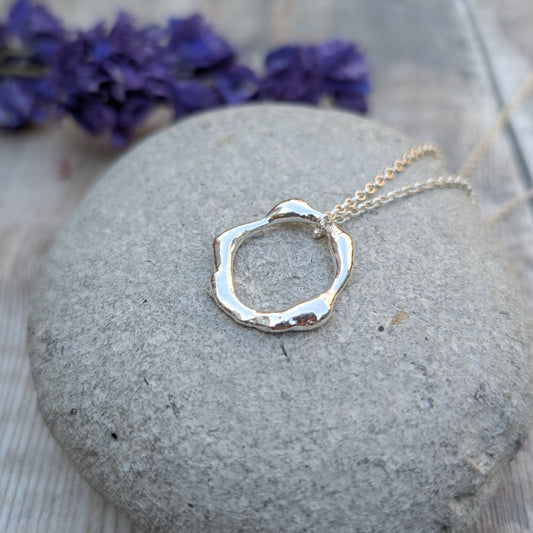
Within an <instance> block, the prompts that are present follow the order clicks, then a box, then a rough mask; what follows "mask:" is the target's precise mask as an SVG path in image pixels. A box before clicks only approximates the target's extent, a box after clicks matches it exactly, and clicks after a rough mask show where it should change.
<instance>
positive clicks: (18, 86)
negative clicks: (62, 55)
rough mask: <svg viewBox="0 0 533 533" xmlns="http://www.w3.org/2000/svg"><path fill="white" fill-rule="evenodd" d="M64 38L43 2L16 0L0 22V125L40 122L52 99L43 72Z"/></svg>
mask: <svg viewBox="0 0 533 533" xmlns="http://www.w3.org/2000/svg"><path fill="white" fill-rule="evenodd" d="M64 38H65V32H64V30H63V28H62V27H61V24H60V23H59V21H58V20H57V19H56V18H55V17H53V16H52V15H51V14H50V13H49V12H48V11H47V9H46V8H45V7H44V6H41V5H32V4H31V3H30V2H29V0H19V1H18V2H16V3H15V4H14V5H13V7H12V8H11V11H10V12H9V16H8V23H7V24H1V25H0V51H2V56H3V59H2V60H1V61H0V126H1V127H5V128H20V127H23V126H27V125H29V124H34V123H35V124H39V123H42V122H44V120H45V119H46V118H47V117H48V115H49V113H50V109H51V107H52V105H53V102H54V91H53V86H52V83H51V81H50V79H49V78H48V75H47V67H48V64H49V63H50V62H51V61H53V59H54V58H55V55H56V52H57V49H58V48H59V46H60V45H61V43H62V42H63V40H64Z"/></svg>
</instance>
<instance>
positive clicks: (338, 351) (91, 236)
mask: <svg viewBox="0 0 533 533" xmlns="http://www.w3.org/2000/svg"><path fill="white" fill-rule="evenodd" d="M412 144H413V143H412V141H410V140H408V139H405V138H404V137H403V136H402V135H400V134H398V133H395V132H393V131H390V130H389V129H386V128H384V127H382V126H379V125H377V124H375V123H373V122H370V121H367V120H363V119H360V118H358V117H356V116H354V115H352V114H348V113H342V112H337V111H325V110H316V109H310V108H305V107H297V106H274V105H257V106H246V107H243V108H235V109H228V110H223V111H217V112H214V113H208V114H204V115H201V116H197V117H196V118H192V119H190V120H187V121H184V122H182V123H180V124H177V125H176V126H174V127H172V128H170V129H168V130H166V131H163V132H161V133H159V134H157V135H155V136H154V137H152V138H150V139H149V140H147V141H146V142H144V143H143V144H141V145H140V146H139V147H138V148H136V149H134V150H133V151H132V152H131V153H129V154H127V155H126V156H125V157H123V158H122V160H121V161H120V162H119V163H118V164H117V165H116V166H115V167H114V168H113V169H112V170H111V171H110V172H109V174H108V175H107V176H106V177H105V178H104V179H102V180H101V181H100V182H99V183H98V184H97V186H96V187H95V188H94V189H93V190H92V191H91V192H90V193H89V195H88V196H87V198H86V199H85V200H84V202H83V203H82V205H81V206H80V207H79V209H78V210H77V211H76V213H75V214H74V216H73V218H72V220H71V221H70V223H69V224H68V225H67V227H66V228H65V229H64V231H63V232H62V233H61V235H60V237H59V238H58V240H57V242H56V244H55V246H54V248H53V251H52V253H51V256H50V261H49V263H48V265H47V267H46V269H45V271H44V273H43V276H42V279H41V281H40V283H39V286H38V288H37V290H36V294H35V305H34V308H33V312H32V316H31V319H30V357H31V364H32V368H33V375H34V379H35V384H36V388H37V392H38V400H39V405H40V407H41V410H42V413H43V416H44V417H45V419H46V421H47V423H48V425H49V426H50V428H51V430H52V432H53V434H54V435H55V437H56V439H57V441H58V442H59V443H60V444H61V446H63V447H64V448H65V450H66V451H67V453H68V454H69V456H70V457H71V458H72V461H73V462H74V464H75V465H76V467H77V468H78V470H79V471H80V472H81V473H82V474H83V476H84V477H85V478H86V479H87V480H88V481H89V483H90V484H91V485H92V486H93V487H95V488H96V490H97V491H99V492H100V493H101V494H102V495H103V496H104V497H105V498H107V499H108V500H110V501H111V502H113V503H115V504H116V505H118V506H119V507H120V508H121V509H123V510H124V511H125V512H126V513H127V514H128V515H129V516H130V517H131V518H133V519H134V520H135V521H136V522H137V523H138V524H140V525H141V526H142V527H144V528H145V529H146V530H147V531H164V532H174V531H183V532H234V531H265V532H267V531H268V532H278V531H287V532H296V531H298V532H300V531H318V532H329V531H336V532H353V531H357V532H371V531H380V532H381V531H391V532H392V531H394V532H419V531H420V532H421V531H424V532H432V531H463V530H464V529H465V527H466V525H467V524H468V523H470V522H471V521H472V520H473V519H474V517H475V516H476V514H477V513H478V511H479V510H480V507H481V506H483V505H484V504H485V503H486V501H487V499H488V498H489V497H490V495H491V494H492V492H493V491H494V488H495V484H496V482H497V478H498V474H499V473H500V472H501V470H502V468H503V467H504V466H505V464H506V463H507V462H508V461H509V460H510V459H511V458H512V457H513V456H514V454H515V453H516V451H517V449H518V448H519V446H520V443H521V442H522V440H523V439H524V437H525V435H526V432H527V430H528V428H529V425H530V423H531V406H532V394H531V377H532V370H533V368H532V359H531V357H530V356H531V340H532V339H531V336H532V332H533V327H532V324H531V322H530V319H529V318H528V317H529V315H528V309H527V306H526V304H525V303H524V301H523V299H522V298H521V295H520V292H519V290H518V289H517V287H516V286H515V282H514V281H513V280H512V277H511V275H510V273H509V268H508V266H507V264H506V262H505V260H504V258H503V255H502V252H501V251H500V248H499V247H498V246H497V245H496V244H495V243H494V239H493V236H492V235H491V233H490V232H489V231H488V230H487V228H486V227H485V225H484V223H483V221H482V219H481V217H480V215H479V212H478V210H477V208H476V207H475V206H473V205H472V204H471V203H470V201H469V199H468V198H467V196H466V195H465V193H464V192H462V191H459V190H437V191H431V192H427V193H424V194H421V195H419V196H417V197H413V198H408V199H404V200H401V201H398V202H396V203H393V204H390V205H387V206H385V207H383V208H380V209H378V210H376V211H373V212H371V213H368V214H365V215H364V216H362V217H361V218H359V219H354V220H351V221H349V222H348V223H346V224H345V226H344V228H345V229H346V230H347V231H349V232H350V234H351V235H352V236H353V239H354V244H355V268H354V272H353V273H352V276H351V279H350V280H349V282H348V285H347V287H346V289H345V291H344V292H343V293H342V294H341V296H340V297H339V300H338V303H337V306H336V308H335V310H334V312H333V315H332V317H331V319H330V320H329V322H328V323H326V324H325V326H323V327H321V328H318V329H316V330H313V331H310V332H291V333H288V334H277V335H276V334H269V333H264V332H261V331H257V330H254V329H250V328H246V327H244V326H242V325H239V324H237V323H236V322H234V321H233V320H232V319H231V318H230V317H229V316H227V315H226V314H224V313H223V312H222V311H221V310H220V309H219V308H218V307H217V306H216V305H215V303H214V301H213V300H212V298H211V297H210V295H209V294H208V290H207V287H208V285H209V280H210V276H211V274H212V272H213V257H212V241H213V238H214V237H215V235H216V234H218V233H220V232H222V231H223V230H225V229H228V228H229V227H232V226H235V225H239V224H243V223H246V222H250V221H253V220H255V219H258V218H262V217H263V216H264V215H265V214H266V213H267V212H268V211H269V210H270V209H271V208H272V207H273V206H274V205H275V204H277V203H278V202H280V201H281V200H284V199H287V198H291V197H295V198H302V199H304V200H306V201H308V202H309V203H310V204H311V205H312V206H313V207H315V208H316V209H320V210H326V209H330V208H332V207H333V205H335V204H336V203H338V202H340V201H342V200H343V199H344V198H345V197H346V196H348V195H351V194H353V191H354V190H355V189H356V188H359V187H361V186H363V185H364V183H365V182H366V181H367V180H368V179H372V178H373V177H374V175H375V174H376V172H378V171H382V170H383V169H384V168H385V167H386V166H387V165H388V164H391V163H392V162H393V161H394V159H395V158H396V157H397V156H399V155H401V154H402V152H404V151H405V150H407V149H408V148H409V147H410V146H411V145H412ZM441 172H443V171H442V169H441V167H440V166H439V165H438V164H437V163H436V162H435V161H434V160H432V159H431V158H428V159H424V160H422V161H420V162H417V163H416V164H415V165H413V167H411V168H410V169H409V170H407V171H406V172H404V173H403V174H401V175H400V176H399V177H398V178H397V179H396V180H394V182H393V183H387V187H386V188H385V191H388V190H390V189H391V188H392V187H398V186H400V185H404V184H407V183H413V182H415V181H417V180H422V179H426V178H428V177H431V176H436V175H438V174H439V173H441ZM237 259H238V263H237V265H236V272H235V275H236V278H237V280H239V283H238V288H239V294H240V295H241V297H242V299H243V300H244V301H245V302H248V303H252V304H255V305H258V306H261V308H262V309H264V310H267V309H276V308H278V309H279V308H282V307H286V306H288V305H291V304H294V303H296V302H297V301H299V300H301V299H303V298H305V297H310V296H312V295H313V294H316V293H318V292H319V291H322V290H323V289H324V288H326V287H327V286H328V284H329V282H330V279H331V276H332V264H331V260H330V258H329V256H328V251H327V249H326V244H325V241H324V239H322V240H321V241H315V240H313V239H312V237H311V230H310V229H309V227H307V229H302V228H299V227H297V226H289V225H287V226H284V225H281V226H278V227H277V229H275V230H272V231H270V232H267V233H265V234H264V235H261V236H259V237H257V238H254V239H252V240H250V241H249V242H248V243H247V244H245V245H243V248H242V249H241V250H240V252H239V254H238V257H237Z"/></svg>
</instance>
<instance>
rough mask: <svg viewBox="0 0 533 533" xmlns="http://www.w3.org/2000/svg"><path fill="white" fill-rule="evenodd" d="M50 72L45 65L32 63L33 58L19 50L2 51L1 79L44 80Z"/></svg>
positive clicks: (7, 49)
mask: <svg viewBox="0 0 533 533" xmlns="http://www.w3.org/2000/svg"><path fill="white" fill-rule="evenodd" d="M47 72H48V68H47V67H46V66H45V65H37V64H34V63H32V62H31V56H30V55H29V54H26V53H25V52H22V51H18V50H10V49H9V48H2V49H0V78H3V77H16V78H43V77H44V76H45V75H46V74H47Z"/></svg>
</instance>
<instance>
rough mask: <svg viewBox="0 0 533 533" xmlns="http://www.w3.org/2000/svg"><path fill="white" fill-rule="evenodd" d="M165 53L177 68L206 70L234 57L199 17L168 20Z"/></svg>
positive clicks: (229, 49) (222, 41)
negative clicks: (167, 41) (166, 52)
mask: <svg viewBox="0 0 533 533" xmlns="http://www.w3.org/2000/svg"><path fill="white" fill-rule="evenodd" d="M169 32H170V41H169V43H168V51H169V53H170V55H171V57H172V59H173V62H174V63H175V64H176V65H177V66H178V67H179V68H181V69H184V68H185V69H188V70H189V71H191V72H193V71H196V70H202V69H209V68H212V67H214V66H216V65H219V64H220V63H221V62H223V61H227V60H229V59H231V58H232V57H233V56H234V51H233V49H232V48H231V47H230V45H229V44H228V43H227V42H226V41H225V40H224V39H222V38H221V37H220V36H219V35H217V34H216V33H214V32H213V30H212V29H211V27H210V26H209V25H208V24H207V23H206V22H205V21H204V20H203V18H202V17H201V16H200V15H193V16H191V17H189V18H186V19H171V20H170V21H169Z"/></svg>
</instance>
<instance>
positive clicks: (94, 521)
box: [0, 0, 533, 533]
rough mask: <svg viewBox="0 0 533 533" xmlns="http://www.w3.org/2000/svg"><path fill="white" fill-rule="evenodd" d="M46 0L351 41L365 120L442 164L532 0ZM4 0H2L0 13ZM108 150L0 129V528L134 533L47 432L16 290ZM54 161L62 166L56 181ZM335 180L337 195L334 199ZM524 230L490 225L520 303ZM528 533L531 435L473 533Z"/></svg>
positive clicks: (527, 34) (523, 153) (261, 41)
mask: <svg viewBox="0 0 533 533" xmlns="http://www.w3.org/2000/svg"><path fill="white" fill-rule="evenodd" d="M47 3H48V4H49V5H50V6H52V8H53V9H54V10H56V11H57V12H58V13H59V14H61V16H62V17H63V18H64V19H65V20H68V21H69V24H70V25H80V26H87V25H88V24H91V23H93V22H94V21H96V20H97V19H100V18H109V17H110V16H111V15H112V14H113V13H114V12H115V11H116V9H117V7H118V6H119V5H122V6H124V7H126V8H127V9H129V10H131V11H133V12H134V13H135V14H136V15H137V16H138V17H139V18H141V19H142V20H146V21H148V20H151V21H161V20H163V19H164V18H166V17H167V16H168V15H170V14H177V15H182V14H186V13H190V12H192V11H194V10H199V11H202V12H204V13H206V14H207V15H208V17H209V18H210V19H211V20H212V21H213V22H214V23H215V24H216V27H217V28H219V29H220V31H222V32H223V33H224V34H225V35H227V36H228V37H229V38H230V40H231V42H232V43H234V44H235V46H236V47H237V48H238V49H239V50H242V51H243V58H244V59H245V60H246V61H247V62H249V63H251V64H252V65H253V66H255V67H257V68H259V67H260V65H261V61H262V59H261V58H262V54H263V53H264V51H265V50H266V49H267V48H268V47H269V46H271V45H272V44H273V43H281V42H288V41H313V40H319V39H324V38H327V37H332V36H340V37H345V38H349V39H353V40H355V41H357V42H358V43H359V44H360V46H361V48H362V49H363V50H364V51H365V52H366V53H367V55H368V57H369V60H370V62H371V65H372V68H373V73H372V80H373V86H374V90H373V94H372V110H371V116H372V117H373V118H376V119H377V120H379V121H381V122H383V123H385V124H387V125H390V126H392V127H395V128H397V129H399V130H402V131H405V132H407V133H408V134H410V135H411V136H412V137H413V139H414V140H416V141H419V140H420V141H422V140H432V141H436V142H438V143H439V144H440V145H441V146H442V147H443V149H444V151H445V152H446V153H447V154H448V164H449V165H448V166H449V168H450V170H451V171H453V170H456V169H458V168H459V166H460V165H461V163H462V162H463V160H464V158H465V157H466V155H467V153H468V151H469V150H470V148H471V147H472V146H473V145H474V143H475V141H476V140H477V139H478V138H479V137H480V136H481V135H482V134H483V132H484V131H486V129H487V127H488V125H489V124H490V122H491V120H492V119H493V117H494V116H495V114H496V112H497V109H498V108H499V106H500V105H501V103H502V102H503V101H505V100H507V99H508V98H509V97H510V95H511V94H512V92H513V91H514V90H515V88H516V87H517V86H518V84H519V83H520V81H521V80H522V79H523V78H524V77H525V75H526V72H527V71H528V70H529V69H531V67H532V66H533V65H532V64H531V62H532V58H533V37H532V35H533V33H532V32H531V30H530V27H531V23H532V22H533V5H532V4H531V2H530V1H529V0H449V1H448V2H425V1H424V0H404V1H403V2H389V1H386V0H365V1H361V2H352V1H350V0H343V1H334V0H314V1H312V2H309V1H304V0H278V1H275V2H274V1H272V2H271V1H267V0H224V1H217V0H204V1H195V0H160V1H152V2H141V1H139V0H131V1H130V2H127V3H125V2H122V4H120V3H119V2H118V1H117V0H105V1H104V0H92V1H91V2H79V1H72V0H49V1H48V2H47ZM7 5H8V2H7V1H6V0H0V11H2V10H4V11H5V9H6V8H7ZM532 111H533V108H532V104H528V105H527V106H526V108H524V110H523V111H522V112H520V113H518V114H517V115H516V116H515V117H514V119H513V121H512V125H511V128H510V129H509V130H508V131H507V132H506V134H505V135H502V136H501V137H500V138H499V139H498V140H497V142H496V143H495V146H494V149H493V150H492V151H491V152H490V153H489V154H487V157H486V158H485V159H484V162H483V164H482V165H481V167H480V168H479V170H478V171H477V172H476V173H475V176H473V181H474V183H475V185H476V186H477V189H478V191H479V193H480V204H481V208H482V211H483V212H484V213H486V214H489V213H491V212H492V211H494V210H495V209H496V207H497V205H499V204H500V203H501V202H502V200H504V199H507V198H509V197H511V196H512V195H514V194H517V193H519V192H521V191H523V190H524V189H525V188H527V187H529V186H531V176H532V169H533V119H532V117H533V113H532ZM118 156H119V154H118V153H117V152H115V151H113V150H112V149H110V148H108V147H107V145H106V143H105V141H104V140H99V139H97V140H93V139H88V137H87V136H85V135H84V134H83V133H80V132H79V131H78V130H77V129H76V128H75V127H74V126H73V125H72V124H70V123H68V122H66V123H64V124H62V125H61V126H57V127H46V128H39V129H36V130H33V131H30V132H27V133H20V134H17V135H12V136H8V135H5V134H2V135H0V162H1V168H0V435H1V438H0V532H4V531H6V532H14V533H19V532H34V531H53V532H55V531H73V532H77V531H80V532H82V531H88V532H99V531H101V532H106V533H118V532H120V533H122V532H126V531H134V530H135V529H134V527H133V526H132V525H131V524H130V523H129V521H128V520H127V519H126V518H125V517H124V516H123V515H121V514H120V513H119V512H118V511H117V510H116V509H115V508H114V507H113V506H111V505H110V504H106V503H105V502H104V501H103V500H102V499H101V498H100V497H99V496H98V495H97V494H96V493H94V491H93V490H92V489H91V488H90V487H89V486H88V485H87V484H86V483H85V481H84V480H83V479H82V478H81V476H79V475H78V474H77V472H76V471H75V470H74V469H73V467H72V466H71V464H70V462H69V460H68V458H67V457H66V455H65V454H64V452H63V451H62V450H61V449H60V448H59V446H58V445H57V444H56V443H55V441H54V440H53V438H52V437H51V435H50V433H49V431H48V429H47V428H46V426H45V425H44V423H43V421H42V419H41V416H40V414H39V413H38V410H37V406H36V399H35V392H34V388H33V383H32V380H31V376H30V370H29V365H28V361H27V357H26V354H25V338H26V337H25V336H26V318H27V313H28V308H29V295H30V291H31V286H32V284H33V282H34V280H35V278H36V276H37V273H38V269H39V266H40V265H41V264H42V261H43V260H44V257H45V253H46V251H47V249H48V248H49V246H50V243H51V242H52V240H53V238H54V235H55V234H56V232H57V231H58V229H59V228H60V226H61V225H62V223H63V222H64V220H65V219H66V218H67V217H68V215H69V213H70V212H71V211H72V209H73V208H74V207H75V206H76V205H77V203H78V202H79V201H80V200H81V198H82V197H83V195H84V193H85V191H86V190H87V189H88V188H89V187H90V186H91V185H92V184H93V183H94V182H95V181H96V180H97V179H98V178H99V177H100V176H101V174H102V173H103V172H105V170H106V169H107V168H108V167H109V165H110V164H112V163H113V162H114V161H115V160H116V159H117V157H118ZM391 156H393V157H395V156H396V154H391ZM65 161H66V162H68V165H70V167H71V169H72V171H71V172H70V173H69V175H68V177H66V178H65V177H62V175H64V174H65V172H64V171H63V170H62V169H64V163H65ZM346 172H349V173H350V174H351V175H353V176H354V188H355V187H356V186H357V183H359V181H361V180H362V176H360V175H359V174H358V171H357V169H356V168H353V167H352V166H351V165H350V162H349V161H348V162H347V163H346ZM347 192H349V191H339V193H340V194H341V197H342V194H345V193H347ZM337 199H338V198H337V197H335V196H334V195H332V201H336V200H337ZM443 216H444V215H443ZM532 229H533V220H532V214H531V210H530V209H527V208H525V209H523V210H521V211H519V212H516V213H515V214H513V215H512V217H511V218H510V219H509V220H507V221H506V222H504V223H503V224H502V225H501V226H500V227H499V228H498V230H497V231H498V233H499V235H500V236H501V238H502V242H503V243H504V245H505V246H506V248H507V250H508V252H509V254H510V256H511V258H512V262H513V264H514V265H515V267H516V271H517V275H518V278H519V280H520V283H521V286H522V288H523V290H524V293H525V294H526V295H527V297H528V299H529V301H530V302H531V303H532V304H533V283H532V275H533V269H532V265H533V231H532ZM421 490H423V487H421ZM526 531H533V438H531V437H530V438H529V439H528V440H527V441H526V442H525V443H524V445H523V447H522V450H521V451H520V452H519V453H518V455H517V457H516V459H515V460H514V461H513V463H512V464H511V465H510V467H509V468H508V470H507V472H506V474H505V476H504V479H503V481H502V484H501V486H500V488H499V490H498V492H497V494H496V495H495V498H494V499H493V501H492V502H491V505H490V506H489V507H488V508H487V510H486V511H485V513H484V514H483V516H482V517H481V518H480V520H479V521H478V523H477V524H476V526H475V527H474V528H473V530H472V533H482V532H483V533H496V532H506V533H524V532H526Z"/></svg>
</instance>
